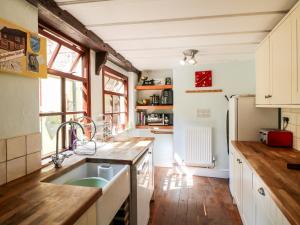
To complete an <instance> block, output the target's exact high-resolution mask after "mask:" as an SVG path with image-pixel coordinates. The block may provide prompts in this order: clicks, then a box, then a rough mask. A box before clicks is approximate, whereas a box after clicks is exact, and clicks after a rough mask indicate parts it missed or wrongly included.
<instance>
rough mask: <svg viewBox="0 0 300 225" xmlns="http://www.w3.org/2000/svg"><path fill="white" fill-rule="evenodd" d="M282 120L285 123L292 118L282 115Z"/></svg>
mask: <svg viewBox="0 0 300 225" xmlns="http://www.w3.org/2000/svg"><path fill="white" fill-rule="evenodd" d="M282 121H283V122H284V123H289V121H290V118H288V117H282Z"/></svg>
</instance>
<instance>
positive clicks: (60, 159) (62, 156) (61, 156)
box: [52, 121, 84, 168]
mask: <svg viewBox="0 0 300 225" xmlns="http://www.w3.org/2000/svg"><path fill="white" fill-rule="evenodd" d="M68 124H69V125H71V126H73V125H78V126H79V127H80V128H81V130H82V132H83V134H84V128H83V126H82V125H81V124H80V123H78V122H75V121H67V122H64V123H62V124H61V125H60V126H59V127H58V128H57V131H56V153H55V155H52V162H53V163H54V165H55V167H56V168H60V167H61V164H62V163H63V161H64V160H65V158H68V156H67V155H66V154H59V152H58V136H59V131H60V129H61V128H63V127H64V126H66V125H68Z"/></svg>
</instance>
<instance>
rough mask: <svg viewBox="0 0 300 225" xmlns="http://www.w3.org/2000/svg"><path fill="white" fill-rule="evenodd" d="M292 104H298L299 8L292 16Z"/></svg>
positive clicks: (299, 75) (299, 78) (299, 82)
mask: <svg viewBox="0 0 300 225" xmlns="http://www.w3.org/2000/svg"><path fill="white" fill-rule="evenodd" d="M292 31H293V38H292V46H293V55H292V57H293V61H292V62H293V64H292V66H293V70H292V103H293V104H300V7H298V8H297V9H295V11H294V12H293V14H292Z"/></svg>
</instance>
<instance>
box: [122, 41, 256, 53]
mask: <svg viewBox="0 0 300 225" xmlns="http://www.w3.org/2000/svg"><path fill="white" fill-rule="evenodd" d="M259 43H260V42H245V43H228V44H211V45H198V46H190V47H187V46H176V47H164V48H136V49H120V50H119V51H120V52H133V51H147V50H150V51H151V50H168V49H187V48H196V49H197V48H207V47H222V46H240V45H258V44H259Z"/></svg>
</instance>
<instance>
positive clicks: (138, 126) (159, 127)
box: [136, 125, 173, 129]
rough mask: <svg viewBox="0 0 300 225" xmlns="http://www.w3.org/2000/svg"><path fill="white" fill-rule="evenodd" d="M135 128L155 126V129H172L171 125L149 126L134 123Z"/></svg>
mask: <svg viewBox="0 0 300 225" xmlns="http://www.w3.org/2000/svg"><path fill="white" fill-rule="evenodd" d="M136 128H137V129H151V128H154V129H155V128H156V129H173V126H166V125H164V126H149V125H144V126H143V125H136Z"/></svg>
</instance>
